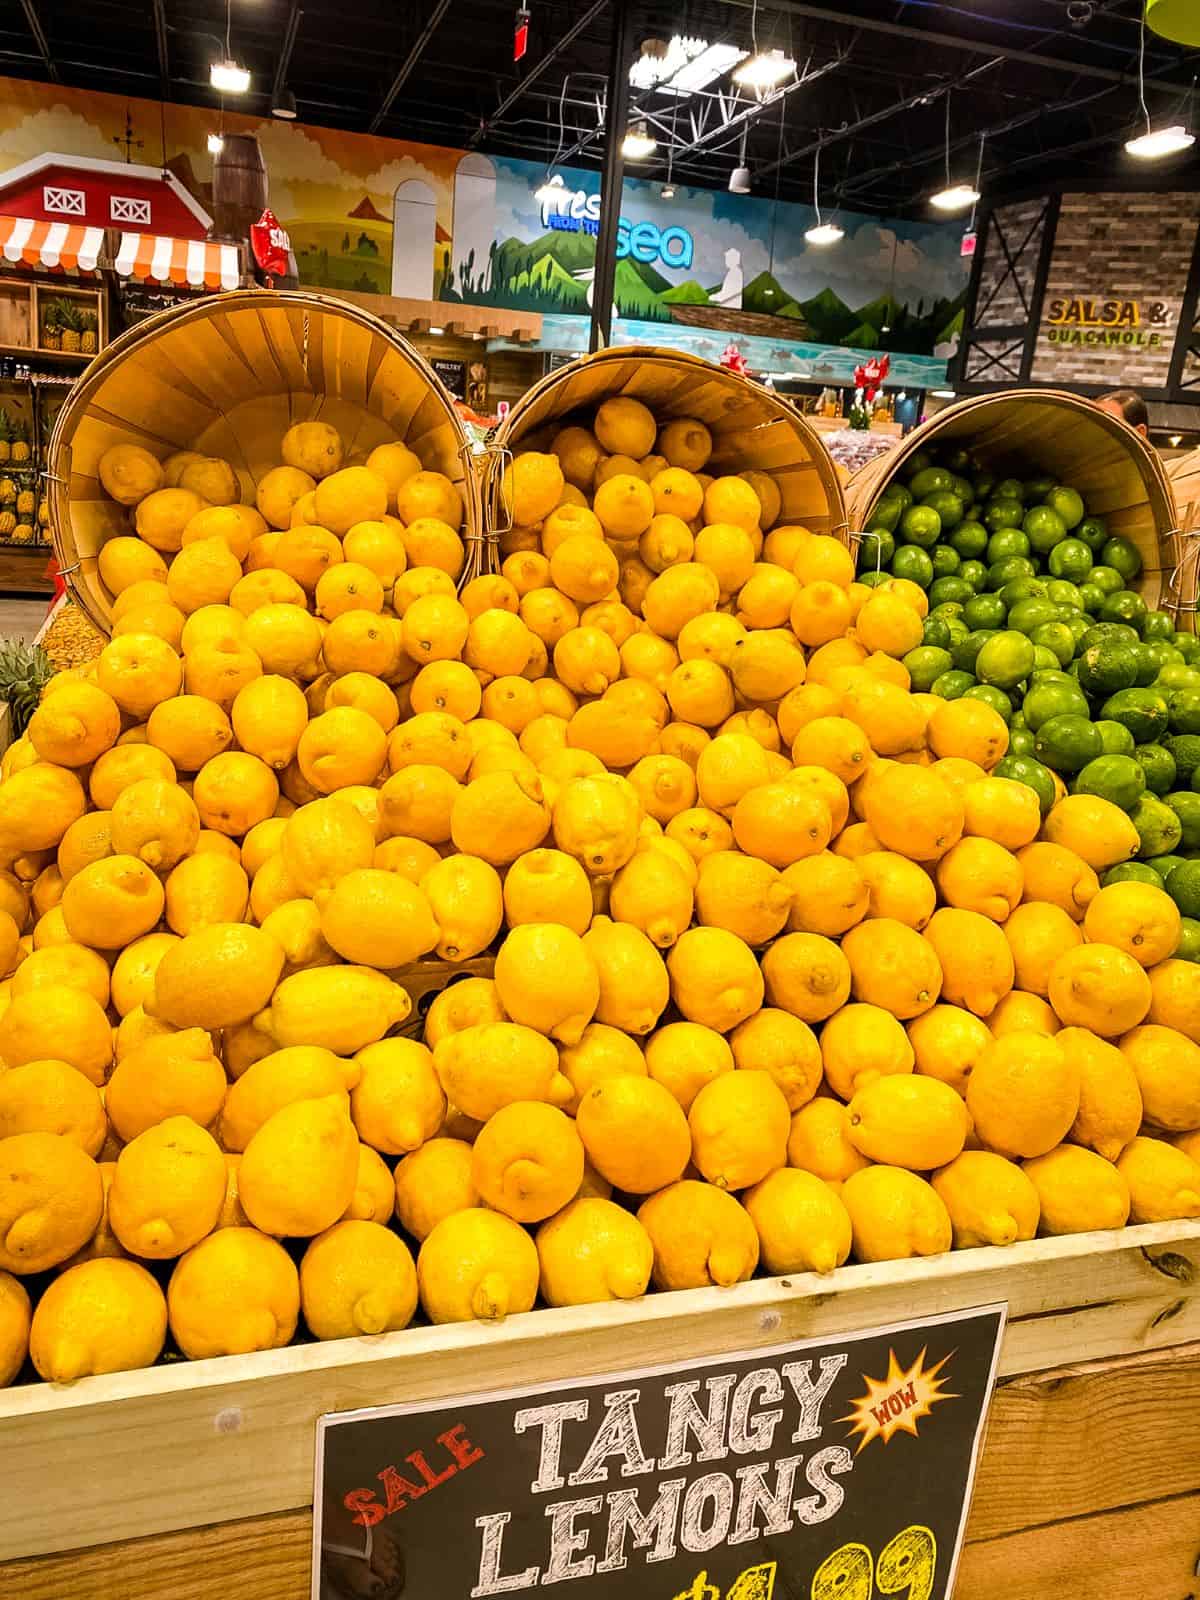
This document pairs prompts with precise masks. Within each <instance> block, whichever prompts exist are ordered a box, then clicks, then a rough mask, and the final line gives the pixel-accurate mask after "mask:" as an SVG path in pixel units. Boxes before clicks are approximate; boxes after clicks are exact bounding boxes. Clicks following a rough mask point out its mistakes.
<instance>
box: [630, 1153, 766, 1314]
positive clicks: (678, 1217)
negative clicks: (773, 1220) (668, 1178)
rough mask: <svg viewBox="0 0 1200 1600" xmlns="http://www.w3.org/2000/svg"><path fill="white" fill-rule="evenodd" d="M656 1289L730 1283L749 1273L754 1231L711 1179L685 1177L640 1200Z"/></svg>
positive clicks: (751, 1273)
mask: <svg viewBox="0 0 1200 1600" xmlns="http://www.w3.org/2000/svg"><path fill="white" fill-rule="evenodd" d="M637 1215H638V1221H639V1222H640V1223H641V1224H642V1226H643V1227H644V1228H645V1230H646V1232H647V1233H648V1234H649V1235H650V1241H651V1243H652V1244H653V1246H654V1270H653V1278H654V1283H655V1286H656V1287H657V1288H659V1289H710V1288H712V1287H714V1286H717V1287H719V1288H722V1289H727V1288H731V1287H732V1286H733V1284H735V1283H744V1282H746V1280H747V1279H749V1278H752V1277H753V1276H754V1269H755V1268H756V1267H757V1265H758V1257H759V1243H758V1232H757V1230H756V1228H755V1226H754V1223H753V1222H752V1221H751V1220H750V1217H749V1215H748V1214H747V1212H746V1210H745V1209H744V1207H742V1206H741V1205H739V1203H738V1202H737V1201H736V1200H735V1199H734V1197H733V1196H732V1195H731V1194H727V1193H726V1192H725V1191H724V1190H722V1189H717V1188H715V1187H714V1186H713V1185H712V1184H710V1183H696V1182H694V1181H693V1180H691V1179H685V1180H684V1181H682V1182H680V1183H673V1184H671V1186H670V1187H669V1188H666V1189H662V1190H660V1192H659V1193H658V1194H655V1195H651V1197H650V1199H649V1200H646V1201H643V1203H642V1205H641V1206H640V1208H639V1210H638V1214H637Z"/></svg>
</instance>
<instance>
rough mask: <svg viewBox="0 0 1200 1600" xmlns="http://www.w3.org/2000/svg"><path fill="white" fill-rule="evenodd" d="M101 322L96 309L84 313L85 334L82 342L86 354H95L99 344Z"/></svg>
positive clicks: (81, 346) (81, 345)
mask: <svg viewBox="0 0 1200 1600" xmlns="http://www.w3.org/2000/svg"><path fill="white" fill-rule="evenodd" d="M99 329H100V324H99V321H98V320H97V317H96V313H95V312H94V311H85V312H84V313H83V336H82V340H81V344H80V348H81V349H82V351H83V353H84V355H85V356H94V355H95V354H96V349H97V346H98V344H99Z"/></svg>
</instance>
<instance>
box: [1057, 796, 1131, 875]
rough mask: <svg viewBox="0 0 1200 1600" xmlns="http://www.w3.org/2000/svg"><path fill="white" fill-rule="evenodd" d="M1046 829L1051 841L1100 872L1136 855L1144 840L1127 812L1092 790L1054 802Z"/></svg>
mask: <svg viewBox="0 0 1200 1600" xmlns="http://www.w3.org/2000/svg"><path fill="white" fill-rule="evenodd" d="M1042 832H1043V835H1044V837H1045V838H1046V840H1047V841H1048V842H1049V843H1051V844H1057V845H1062V846H1063V847H1064V848H1065V849H1067V850H1070V851H1073V852H1074V854H1075V855H1077V856H1079V857H1081V858H1082V859H1083V860H1084V861H1085V862H1086V863H1087V864H1088V866H1089V867H1091V868H1092V869H1093V870H1094V871H1096V872H1103V871H1104V869H1105V868H1106V867H1112V866H1115V865H1116V864H1117V862H1118V861H1125V860H1127V859H1128V858H1129V857H1130V856H1132V855H1136V854H1137V851H1138V849H1139V847H1140V844H1141V841H1140V839H1139V838H1138V833H1137V829H1136V828H1135V827H1134V826H1133V823H1132V822H1130V820H1129V818H1128V817H1127V816H1126V815H1125V813H1124V812H1123V811H1122V810H1121V809H1120V808H1119V807H1118V806H1115V805H1113V804H1112V803H1111V802H1110V801H1108V800H1101V799H1100V798H1099V796H1097V795H1091V794H1071V795H1067V796H1066V797H1065V798H1064V799H1062V800H1060V801H1059V802H1058V804H1057V805H1055V806H1052V807H1051V809H1050V814H1049V815H1048V816H1047V818H1046V821H1045V824H1044V826H1043V829H1042Z"/></svg>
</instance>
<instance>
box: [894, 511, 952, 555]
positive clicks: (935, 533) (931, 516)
mask: <svg viewBox="0 0 1200 1600" xmlns="http://www.w3.org/2000/svg"><path fill="white" fill-rule="evenodd" d="M941 532H942V519H941V517H939V516H938V514H937V512H936V511H935V510H934V509H933V507H932V506H909V508H908V510H907V511H906V512H905V513H904V515H903V516H902V517H901V518H900V537H901V538H902V539H903V540H905V542H906V543H908V544H919V545H922V546H924V547H926V548H927V547H928V546H929V545H932V544H936V543H937V542H938V539H939V537H940V536H941Z"/></svg>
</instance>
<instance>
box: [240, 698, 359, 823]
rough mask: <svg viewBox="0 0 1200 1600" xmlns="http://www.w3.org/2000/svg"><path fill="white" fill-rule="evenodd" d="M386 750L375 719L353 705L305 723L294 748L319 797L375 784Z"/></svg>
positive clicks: (306, 775)
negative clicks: (352, 785) (357, 786)
mask: <svg viewBox="0 0 1200 1600" xmlns="http://www.w3.org/2000/svg"><path fill="white" fill-rule="evenodd" d="M387 748H388V747H387V735H386V734H385V733H384V731H383V729H382V728H381V727H380V726H379V724H378V722H376V720H375V718H374V717H372V716H369V715H368V714H367V712H365V711H359V710H357V709H356V708H355V707H354V706H338V707H337V708H336V709H335V710H333V711H325V712H323V713H322V714H321V715H320V716H319V717H314V718H313V720H312V721H311V722H310V723H309V724H308V726H307V727H306V728H305V730H304V732H303V733H302V734H301V735H300V742H299V744H298V745H297V747H296V761H297V763H298V765H299V767H300V771H301V772H302V773H303V775H304V777H305V778H306V779H307V780H308V782H309V783H310V784H311V785H312V787H313V788H314V789H316V790H317V792H318V793H319V794H332V793H333V792H334V790H335V789H343V788H345V787H346V786H347V785H349V784H363V783H365V784H371V783H374V781H375V779H376V778H377V777H378V776H379V772H380V769H381V768H382V766H383V764H384V761H385V760H386V758H387ZM255 820H258V819H255Z"/></svg>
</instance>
